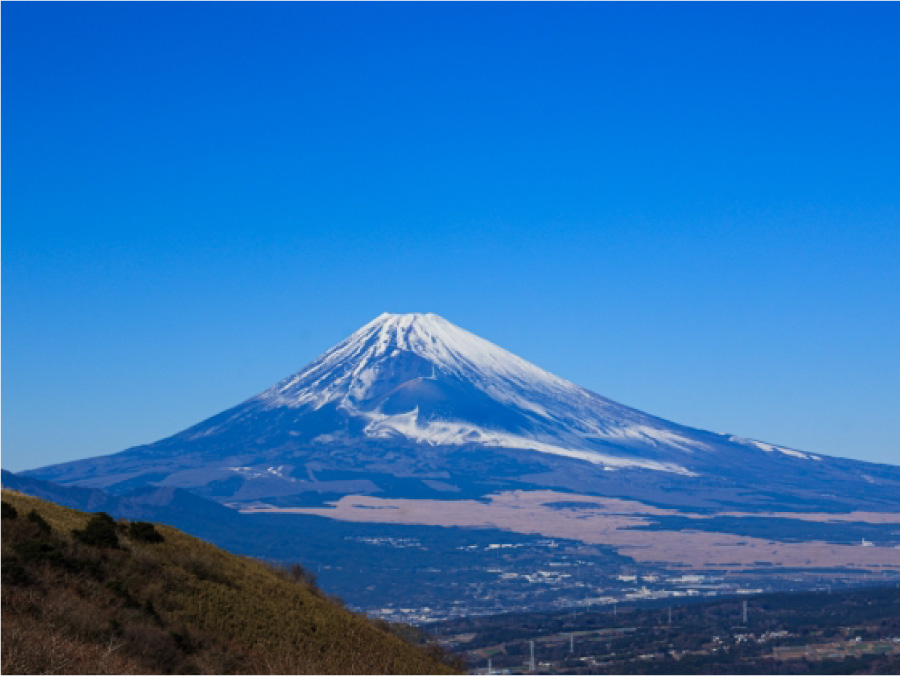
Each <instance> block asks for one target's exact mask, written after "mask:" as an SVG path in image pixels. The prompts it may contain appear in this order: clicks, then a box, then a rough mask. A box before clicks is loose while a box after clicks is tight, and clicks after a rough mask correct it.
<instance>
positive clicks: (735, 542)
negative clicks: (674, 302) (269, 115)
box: [3, 314, 900, 622]
mask: <svg viewBox="0 0 900 676" xmlns="http://www.w3.org/2000/svg"><path fill="white" fill-rule="evenodd" d="M3 483H4V485H6V486H8V487H11V488H15V489H18V490H22V491H25V492H31V493H33V494H37V495H39V496H43V497H48V498H50V499H54V500H58V501H61V502H63V503H64V504H67V505H69V506H72V507H77V508H81V509H85V508H87V509H95V508H97V505H108V507H105V508H107V509H109V510H110V511H111V512H113V513H115V514H117V515H119V516H126V517H131V518H142V519H151V520H156V521H161V522H164V523H170V524H171V525H175V526H178V527H181V528H183V529H185V530H187V531H188V532H190V533H192V534H194V535H196V536H198V537H202V538H204V539H208V540H211V541H213V542H215V543H216V544H219V545H220V546H223V547H225V548H227V549H231V550H232V551H235V552H237V553H241V554H247V555H251V556H257V557H262V558H267V559H271V560H278V561H300V562H302V563H303V564H304V565H307V566H316V567H317V570H318V571H319V573H320V579H321V581H322V584H323V586H324V588H325V589H327V590H328V591H329V592H330V593H335V594H338V595H339V596H341V597H342V598H343V599H345V600H346V601H347V602H348V603H350V604H351V606H352V607H354V608H356V609H359V610H365V611H367V612H370V613H374V614H377V615H380V616H382V617H387V618H389V619H396V620H403V621H411V622H424V621H428V620H434V619H441V618H447V617H456V616H460V615H466V614H473V613H493V612H508V611H511V610H534V609H536V608H559V607H571V606H578V605H585V604H587V605H590V604H592V603H597V604H603V603H613V602H616V601H625V600H629V599H645V598H646V599H651V598H668V597H670V596H679V595H681V596H683V595H701V594H702V595H708V594H718V593H734V592H744V593H746V592H752V591H754V590H755V591H760V590H775V589H810V588H817V585H818V586H821V585H823V584H824V583H825V582H827V583H828V584H830V585H841V584H847V585H851V584H860V583H867V584H869V583H883V582H884V580H886V579H888V578H889V579H890V580H891V581H900V530H898V528H900V468H898V467H895V466H890V465H878V464H874V463H865V462H859V461H853V460H846V459H841V458H835V457H829V456H826V455H822V454H818V453H812V452H807V451H800V450H796V449H792V448H787V447H784V446H779V445H775V444H770V443H764V442H761V441H754V440H751V439H741V438H738V437H735V436H733V435H728V434H717V433H713V432H706V431H703V430H699V429H694V428H691V427H686V426H684V425H679V424H676V423H673V422H668V421H666V420H662V419H660V418H657V417H655V416H652V415H649V414H647V413H643V412H641V411H638V410H635V409H633V408H629V407H628V406H624V405H622V404H618V403H616V402H614V401H611V400H609V399H606V398H605V397H602V396H600V395H599V394H595V393H594V392H591V391H589V390H586V389H584V388H583V387H579V386H578V385H575V384H574V383H571V382H569V381H567V380H564V379H562V378H559V377H557V376H555V375H553V374H551V373H548V372H547V371H544V370H543V369H541V368H538V367H537V366H535V365H533V364H530V363H528V362H527V361H525V360H523V359H520V358H519V357H517V356H515V355H513V354H511V353H509V352H507V351H506V350H503V349H502V348H500V347H497V346H496V345H494V344H492V343H490V342H488V341H486V340H483V339H481V338H479V337H478V336H475V335H473V334H471V333H469V332H468V331H465V330H463V329H461V328H459V327H457V326H455V325H453V324H451V323H450V322H448V321H446V320H445V319H442V318H441V317H438V316H436V315H433V314H404V315H393V314H383V315H381V316H379V317H377V318H376V319H375V320H373V321H372V322H370V323H368V324H366V325H365V326H363V327H362V328H361V329H359V330H358V331H356V332H355V333H354V334H352V335H351V336H349V337H348V338H347V339H346V340H344V341H343V342H341V343H339V344H338V345H336V346H335V347H333V348H332V349H330V350H328V351H327V352H325V353H324V354H322V355H321V356H320V357H319V358H318V359H316V360H315V361H313V362H312V363H311V364H309V365H308V366H307V367H306V368H304V369H302V370H301V371H299V372H297V373H295V374H294V375H292V376H289V377H288V378H285V379H284V380H282V381H281V382H279V383H277V384H275V385H274V386H272V387H270V388H269V389H267V390H265V391H264V392H262V393H260V394H258V395H256V396H254V397H251V398H250V399H248V400H246V401H244V402H243V403H241V404H238V405H237V406H235V407H233V408H231V409H228V410H226V411H224V412H222V413H219V414H218V415H215V416H213V417H211V418H209V419H208V420H205V421H203V422H200V423H199V424H197V425H194V426H193V427H190V428H189V429H186V430H184V431H183V432H180V433H178V434H175V435H174V436H171V437H168V438H166V439H162V440H161V441H158V442H156V443H153V444H149V445H146V446H138V447H135V448H130V449H128V450H125V451H123V452H121V453H117V454H114V455H108V456H102V457H96V458H90V459H86V460H79V461H76V462H70V463H66V464H62V465H55V466H51V467H45V468H43V469H37V470H32V471H29V472H25V473H22V474H20V475H11V474H8V473H4V477H3ZM686 572H690V573H691V575H685V573H686ZM638 577H640V583H639V584H638V583H637V580H638Z"/></svg>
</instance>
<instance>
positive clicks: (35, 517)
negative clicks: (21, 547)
mask: <svg viewBox="0 0 900 676" xmlns="http://www.w3.org/2000/svg"><path fill="white" fill-rule="evenodd" d="M25 518H26V519H28V520H29V521H31V523H33V524H36V525H37V527H38V528H40V529H41V532H42V533H49V532H50V524H49V523H47V521H46V520H45V519H44V517H42V516H41V515H40V514H38V513H37V512H36V511H34V510H33V509H32V510H31V511H30V512H28V516H26V517H25Z"/></svg>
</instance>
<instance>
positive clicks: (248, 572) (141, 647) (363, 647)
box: [2, 490, 454, 674]
mask: <svg viewBox="0 0 900 676" xmlns="http://www.w3.org/2000/svg"><path fill="white" fill-rule="evenodd" d="M82 497H85V498H90V497H91V496H82ZM2 498H3V519H2V521H3V527H2V575H3V591H2V620H3V621H2V671H3V673H97V674H107V673H345V674H360V673H398V674H399V673H407V674H412V673H453V672H454V669H453V667H451V666H448V664H446V663H444V662H441V661H440V659H441V658H443V657H444V656H445V654H444V653H443V652H442V651H441V650H440V649H438V648H436V647H434V646H431V645H425V644H424V643H423V642H421V635H419V634H416V633H415V632H414V631H413V630H410V629H408V628H396V627H392V626H391V625H388V624H386V623H380V622H378V623H375V622H372V621H370V620H368V619H367V618H365V617H363V616H360V615H357V614H354V613H351V612H349V611H348V610H346V609H344V608H343V607H341V605H340V603H339V602H337V601H335V600H333V599H329V598H327V597H325V595H324V594H323V593H322V592H321V591H320V590H319V589H318V587H317V586H316V585H315V582H314V580H313V579H312V577H311V575H310V574H309V573H307V572H306V571H305V570H304V569H302V568H300V567H299V566H294V567H291V568H288V569H285V570H279V569H276V568H272V567H270V566H267V565H266V564H264V563H261V562H259V561H254V560H252V559H248V558H243V557H239V556H234V555H232V554H229V553H227V552H224V551H222V550H220V549H218V548H216V547H214V546H213V545H211V544H208V543H206V542H203V541H201V540H197V539H195V538H193V537H190V536H188V535H186V534H184V533H182V532H181V531H178V530H176V529H174V528H170V527H166V526H158V525H157V526H152V525H150V524H147V523H144V522H130V523H129V522H125V521H119V522H115V521H113V520H112V519H110V518H109V517H104V516H96V515H95V516H92V515H91V514H88V513H85V512H80V511H75V510H72V509H67V508H65V507H61V506H59V505H56V504H54V503H51V502H47V501H44V500H40V499H37V498H33V497H30V496H26V495H23V494H20V493H18V492H15V491H10V490H4V491H3V493H2ZM98 499H100V500H102V499H103V497H102V495H100V496H98ZM401 633H403V634H404V636H403V637H401V636H400V634H401ZM410 639H412V640H413V641H419V642H420V643H421V644H420V645H414V644H413V642H411V640H410Z"/></svg>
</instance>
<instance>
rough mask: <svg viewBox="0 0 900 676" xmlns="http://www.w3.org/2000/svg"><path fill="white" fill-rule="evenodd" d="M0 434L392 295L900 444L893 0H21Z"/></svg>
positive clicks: (54, 432) (223, 359)
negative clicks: (860, 1)
mask: <svg viewBox="0 0 900 676" xmlns="http://www.w3.org/2000/svg"><path fill="white" fill-rule="evenodd" d="M0 11H2V19H3V34H2V37H3V46H2V56H3V71H2V75H3V81H4V82H3V83H4V87H3V90H4V91H3V93H4V94H5V97H4V103H5V106H4V111H3V112H4V116H3V121H2V125H3V126H2V131H3V140H4V141H5V144H4V149H3V163H4V169H5V170H6V171H5V175H4V178H5V181H4V184H3V193H2V197H3V202H4V209H3V216H4V226H5V228H4V232H3V235H4V237H3V246H2V282H3V296H2V301H3V317H2V318H3V320H4V329H5V332H4V336H3V337H4V341H3V348H4V350H3V352H4V354H3V356H4V357H5V360H4V366H5V369H4V372H3V376H4V382H3V391H2V394H3V395H4V397H3V399H4V410H3V421H2V422H3V431H2V442H3V444H2V446H3V448H2V450H3V453H2V466H3V468H4V469H10V470H13V471H18V470H22V469H28V468H34V467H39V466H42V465H47V464H51V463H56V462H64V461H67V460H75V459H79V458H84V457H88V456H95V455H102V454H107V453H114V452H117V451H120V450H124V449H125V448H127V447H130V446H134V445H139V444H143V443H150V442H153V441H156V440H158V439H160V438H163V437H166V436H169V435H171V434H174V433H176V432H178V431H180V430H182V429H184V428H186V427H189V426H190V425H192V424H195V423H197V422H199V421H200V420H202V419H205V418H207V417H209V416H211V415H214V414H216V413H218V412H220V411H222V410H224V409H226V408H229V407H231V406H234V405H236V404H238V403H239V402H241V401H243V400H245V399H247V398H249V397H251V396H253V395H255V394H257V393H258V392H260V391H262V390H263V389H265V388H266V387H268V386H270V385H272V384H273V383H274V382H276V381H278V380H279V379H281V378H284V377H286V376H287V375H289V374H290V373H292V372H295V371H297V370H299V369H300V368H302V367H303V366H304V365H305V364H307V363H309V362H310V361H312V360H313V359H314V358H315V357H316V356H318V355H319V354H320V353H322V352H324V351H325V350H327V349H328V348H330V347H332V346H333V345H334V344H335V343H337V342H339V341H340V340H342V339H344V338H345V337H346V336H348V335H349V334H350V333H352V332H353V331H355V330H356V329H358V328H359V327H360V326H362V325H363V324H365V323H367V322H369V321H371V320H372V319H373V318H375V317H376V316H378V315H379V314H380V313H382V312H385V311H389V312H399V313H404V312H409V311H420V312H433V313H436V314H439V315H441V316H442V317H445V318H446V319H447V320H449V321H451V322H453V323H454V324H457V325H458V326H460V327H462V328H464V329H466V330H467V331H470V332H472V333H475V334H477V335H479V336H481V337H483V338H485V339H487V340H489V341H491V342H493V343H496V344H497V345H499V346H500V347H502V348H504V349H507V350H509V351H511V352H513V353H515V354H517V355H519V356H520V357H522V358H524V359H527V360H528V361H530V362H533V363H534V364H536V365H538V366H540V367H541V368H544V369H546V370H548V371H550V372H552V373H555V374H556V375H559V376H561V377H563V378H566V379H568V380H571V381H573V382H575V383H577V384H579V385H581V386H583V387H586V388H588V389H591V390H593V391H595V392H598V393H599V394H602V395H603V396H606V397H609V398H611V399H614V400H616V401H618V402H621V403H623V404H626V405H628V406H632V407H635V408H638V409H640V410H643V411H646V412H648V413H651V414H653V415H656V416H659V417H662V418H665V419H667V420H671V421H674V422H677V423H680V424H683V425H689V426H692V427H698V428H701V429H708V430H712V431H717V432H729V433H732V434H736V435H738V436H741V437H750V438H754V439H759V440H763V441H766V442H770V443H775V444H781V445H785V446H789V447H793V448H799V449H802V450H805V451H811V452H814V453H822V454H828V455H836V456H842V457H848V458H855V459H860V460H869V461H872V462H882V463H891V464H898V462H900V448H898V445H897V441H896V440H897V439H898V438H900V416H897V411H898V410H900V375H898V374H900V350H898V345H900V302H898V298H900V266H898V265H897V260H898V258H900V125H898V124H897V119H900V51H898V50H897V49H896V34H897V31H898V29H900V7H898V6H897V5H896V4H886V5H843V4H840V5H793V4H789V5H768V4H765V5H755V4H753V5H658V4H652V5H645V4H624V5H623V4H596V5H594V4H592V5H553V4H549V5H548V4H535V5H532V4H526V5H520V4H510V5H494V4H459V5H456V4H448V5H431V4H421V5H420V4H401V5H380V4H373V5H344V4H334V5H319V4H293V3H274V4H268V3H264V4H253V3H249V4H244V3H233V4H232V3H223V4H205V3H197V4H195V3H170V4H169V3H167V4H149V3H148V4H144V3H121V4H120V3H4V4H3V5H2V8H0Z"/></svg>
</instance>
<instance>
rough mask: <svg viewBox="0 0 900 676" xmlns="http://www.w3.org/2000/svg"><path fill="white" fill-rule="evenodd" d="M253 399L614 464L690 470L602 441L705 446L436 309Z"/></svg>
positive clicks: (445, 440)
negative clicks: (612, 448)
mask: <svg viewBox="0 0 900 676" xmlns="http://www.w3.org/2000/svg"><path fill="white" fill-rule="evenodd" d="M251 401H256V402H257V403H259V404H261V405H262V406H263V407H265V408H267V409H273V408H307V407H309V408H312V409H314V410H317V409H321V408H322V407H323V406H325V405H334V406H336V407H337V409H338V410H340V411H342V412H343V413H344V414H346V415H348V416H351V417H355V418H357V419H362V421H363V422H364V433H365V435H366V436H368V437H369V438H385V437H393V436H396V437H403V438H406V439H408V440H411V441H415V442H417V443H431V444H436V445H451V444H452V445H464V444H477V445H482V446H496V447H503V448H519V449H530V450H535V451H540V452H545V453H554V454H557V455H563V456H567V457H577V458H580V459H583V460H588V461H590V462H595V463H598V464H603V465H604V466H606V467H608V468H613V467H644V468H647V469H657V470H665V471H674V472H679V473H687V470H685V469H684V468H683V467H681V466H680V465H678V464H675V463H670V462H658V461H653V460H650V459H649V458H646V457H644V458H627V457H621V456H619V455H618V454H615V453H613V454H610V453H609V452H603V451H601V450H600V449H599V448H598V445H600V444H603V443H606V442H611V443H614V444H615V445H616V446H624V447H626V448H627V447H628V446H644V445H648V444H649V445H651V446H654V447H660V448H661V447H668V448H670V449H676V450H679V451H682V452H684V451H687V452H693V451H694V450H696V449H697V447H698V444H697V443H696V442H695V441H693V440H690V439H688V438H686V437H684V436H682V434H681V433H680V432H679V431H677V430H675V429H673V427H672V426H670V425H668V424H667V423H665V422H664V421H661V420H659V419H657V418H654V417H653V416H648V415H646V414H644V413H641V412H640V411H636V410H634V409H631V408H628V407H627V406H622V405H621V404H617V403H615V402H612V401H610V400H608V399H605V398H604V397H601V396H600V395H598V394H595V393H593V392H590V391H588V390H585V389H584V388H582V387H579V386H578V385H575V384H574V383H571V382H569V381H567V380H564V379H563V378H560V377H558V376H555V375H553V374H552V373H549V372H548V371H545V370H544V369H541V368H539V367H537V366H535V365H534V364H531V363H530V362H528V361H526V360H524V359H522V358H521V357H518V356H516V355H514V354H512V353H511V352H508V351H507V350H504V349H503V348H501V347H498V346H497V345H494V344H493V343H491V342H489V341H487V340H485V339H483V338H480V337H478V336H476V335H474V334H472V333H470V332H468V331H466V330H464V329H461V328H460V327H458V326H456V325H455V324H452V323H451V322H449V321H447V320H446V319H444V318H443V317H440V316H438V315H435V314H430V313H421V314H420V313H413V314H389V313H384V314H382V315H379V316H378V317H376V318H375V319H374V320H373V321H371V322H369V323H368V324H366V325H365V326H363V327H362V328H361V329H359V330H358V331H356V332H355V333H353V334H352V335H351V336H349V337H348V338H347V339H346V340H344V341H343V342H341V343H339V344H338V345H336V346H335V347H334V348H332V349H331V350H329V351H328V352H326V353H324V354H323V355H322V356H321V357H319V358H318V359H317V360H315V361H314V362H313V363H312V364H310V365H309V366H307V367H306V368H305V369H303V370H302V371H300V372H298V373H296V374H295V375H293V376H291V377H289V378H286V379H285V380H283V381H282V382H280V383H278V384H277V385H275V386H274V387H272V388H270V389H268V390H266V391H265V392H263V393H262V394H260V395H259V396H258V397H256V398H254V400H251ZM329 438H331V437H329ZM598 442H600V444H598ZM701 446H702V444H701Z"/></svg>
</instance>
